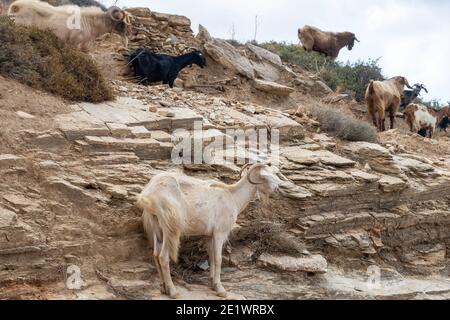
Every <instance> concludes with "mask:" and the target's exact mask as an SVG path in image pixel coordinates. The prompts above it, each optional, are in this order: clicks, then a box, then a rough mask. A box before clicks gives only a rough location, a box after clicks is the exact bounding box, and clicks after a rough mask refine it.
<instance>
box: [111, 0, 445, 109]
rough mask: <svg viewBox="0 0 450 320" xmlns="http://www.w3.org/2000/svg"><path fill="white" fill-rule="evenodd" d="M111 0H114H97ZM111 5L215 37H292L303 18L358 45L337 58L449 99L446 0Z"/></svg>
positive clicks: (136, 0)
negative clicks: (181, 20) (140, 9)
mask: <svg viewBox="0 0 450 320" xmlns="http://www.w3.org/2000/svg"><path fill="white" fill-rule="evenodd" d="M102 2H103V3H106V4H111V3H113V2H114V0H102ZM118 5H119V6H127V7H133V6H144V7H149V8H150V9H151V10H154V11H159V12H166V13H173V14H181V15H185V16H187V17H189V18H190V19H191V20H192V26H193V29H194V31H195V32H196V31H197V27H198V24H199V23H201V24H202V25H204V26H205V27H206V28H207V29H208V30H209V31H210V33H211V34H212V35H213V36H215V37H219V38H231V35H232V29H233V28H232V26H233V25H234V29H235V38H236V39H237V40H240V41H247V40H251V39H253V37H254V29H255V28H254V24H255V16H256V15H258V20H259V23H258V25H259V26H258V33H257V41H259V42H263V41H270V40H276V41H285V42H288V43H298V39H297V30H298V28H299V27H301V26H303V25H305V24H310V25H314V26H317V27H319V28H321V29H323V30H333V31H352V32H354V33H356V35H357V37H358V38H359V39H360V40H361V43H357V44H356V46H355V48H354V49H353V51H348V50H347V49H343V50H342V51H341V55H340V56H339V60H340V61H348V60H350V61H357V60H358V59H364V60H366V59H369V58H372V59H376V58H379V57H381V60H380V64H381V66H382V68H383V70H384V73H385V76H388V77H391V76H396V75H404V76H406V77H407V78H408V79H409V81H410V82H411V84H414V83H417V82H421V83H424V84H425V85H426V86H427V87H428V89H429V91H430V93H429V94H424V98H425V99H427V100H431V99H434V98H437V99H441V100H442V102H447V101H449V100H450V81H449V80H450V76H449V73H450V1H448V0H377V1H373V0H337V1H336V0H309V1H306V0H126V1H125V0H118Z"/></svg>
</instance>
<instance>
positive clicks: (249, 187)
mask: <svg viewBox="0 0 450 320" xmlns="http://www.w3.org/2000/svg"><path fill="white" fill-rule="evenodd" d="M257 190H258V186H257V185H255V184H253V183H251V182H250V180H249V179H248V177H247V174H246V175H244V176H243V177H242V178H241V180H239V181H238V182H237V183H235V184H234V185H231V186H230V188H229V191H230V193H231V194H232V195H233V198H234V201H235V203H236V207H237V208H238V209H239V212H242V211H244V209H245V208H246V207H247V206H248V204H249V203H250V201H252V199H253V198H254V197H255V195H256V191H257Z"/></svg>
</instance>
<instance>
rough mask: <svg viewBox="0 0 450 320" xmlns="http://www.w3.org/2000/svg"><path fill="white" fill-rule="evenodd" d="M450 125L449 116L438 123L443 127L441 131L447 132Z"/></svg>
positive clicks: (440, 127)
mask: <svg viewBox="0 0 450 320" xmlns="http://www.w3.org/2000/svg"><path fill="white" fill-rule="evenodd" d="M449 126H450V119H449V117H444V118H443V119H442V120H441V122H439V124H438V128H439V129H441V131H445V132H447V129H448V127H449Z"/></svg>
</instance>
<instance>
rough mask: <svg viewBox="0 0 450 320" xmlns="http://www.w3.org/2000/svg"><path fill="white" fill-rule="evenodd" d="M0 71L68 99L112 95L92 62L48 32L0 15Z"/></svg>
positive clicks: (91, 99)
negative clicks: (24, 25)
mask: <svg viewBox="0 0 450 320" xmlns="http://www.w3.org/2000/svg"><path fill="white" fill-rule="evenodd" d="M0 74H1V75H3V76H5V77H9V78H12V79H14V80H17V81H19V82H21V83H24V84H26V85H28V86H30V87H33V88H36V89H39V90H43V91H47V92H50V93H52V94H55V95H58V96H61V97H63V98H65V99H68V100H72V101H88V102H102V101H106V100H111V99H112V98H113V94H112V90H111V89H110V87H109V86H108V85H107V83H106V81H105V79H104V78H103V76H102V75H101V73H100V71H99V70H98V68H97V65H96V64H95V62H94V61H93V60H92V59H91V58H90V57H89V56H87V55H85V54H83V53H81V52H79V51H77V50H76V49H74V48H72V47H69V46H66V45H65V44H64V43H63V42H62V41H60V40H59V39H58V38H57V37H56V36H55V35H54V34H53V33H52V32H50V31H42V30H38V29H36V28H29V27H23V26H18V25H15V24H14V22H12V21H11V19H9V18H8V17H0Z"/></svg>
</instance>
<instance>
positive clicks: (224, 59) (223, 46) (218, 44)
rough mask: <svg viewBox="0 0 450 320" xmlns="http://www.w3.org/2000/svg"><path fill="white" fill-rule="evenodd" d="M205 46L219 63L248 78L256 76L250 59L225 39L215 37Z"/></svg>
mask: <svg viewBox="0 0 450 320" xmlns="http://www.w3.org/2000/svg"><path fill="white" fill-rule="evenodd" d="M204 48H205V50H206V52H207V53H208V55H209V56H211V57H212V58H213V59H214V60H215V61H216V62H218V63H219V64H221V65H223V66H225V67H227V68H229V69H231V70H234V71H235V72H236V73H238V74H240V75H242V76H244V77H246V78H248V79H254V78H255V70H254V68H253V66H252V64H251V62H250V60H249V59H248V58H246V57H245V56H243V55H242V54H241V53H240V52H238V50H237V49H236V48H235V47H233V46H232V45H231V44H229V43H228V42H226V41H225V40H220V39H213V40H212V41H209V42H207V43H205V44H204Z"/></svg>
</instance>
